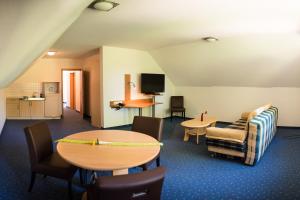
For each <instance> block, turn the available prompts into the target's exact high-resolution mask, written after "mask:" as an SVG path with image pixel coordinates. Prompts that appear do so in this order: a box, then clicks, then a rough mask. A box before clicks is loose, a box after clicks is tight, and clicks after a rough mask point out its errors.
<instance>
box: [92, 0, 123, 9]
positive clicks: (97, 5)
mask: <svg viewBox="0 0 300 200" xmlns="http://www.w3.org/2000/svg"><path fill="white" fill-rule="evenodd" d="M118 5H119V4H118V3H115V2H112V1H106V0H96V1H94V2H92V3H91V4H90V5H89V8H92V9H96V10H100V11H110V10H111V9H113V8H114V7H116V6H118Z"/></svg>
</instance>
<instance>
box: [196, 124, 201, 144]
mask: <svg viewBox="0 0 300 200" xmlns="http://www.w3.org/2000/svg"><path fill="white" fill-rule="evenodd" d="M199 135H200V128H197V130H196V137H197V140H196V143H197V144H199Z"/></svg>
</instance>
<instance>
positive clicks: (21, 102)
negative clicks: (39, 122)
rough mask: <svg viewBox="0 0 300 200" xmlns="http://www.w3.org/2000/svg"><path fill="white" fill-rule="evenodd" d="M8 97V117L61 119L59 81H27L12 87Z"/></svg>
mask: <svg viewBox="0 0 300 200" xmlns="http://www.w3.org/2000/svg"><path fill="white" fill-rule="evenodd" d="M6 93H7V98H6V116H7V119H60V118H61V115H62V102H61V101H62V100H61V94H60V83H59V82H42V83H26V84H19V85H14V86H13V87H10V88H9V90H8V91H6Z"/></svg>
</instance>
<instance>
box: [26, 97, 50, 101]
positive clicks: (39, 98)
mask: <svg viewBox="0 0 300 200" xmlns="http://www.w3.org/2000/svg"><path fill="white" fill-rule="evenodd" d="M20 100H23V101H45V98H43V97H28V98H20Z"/></svg>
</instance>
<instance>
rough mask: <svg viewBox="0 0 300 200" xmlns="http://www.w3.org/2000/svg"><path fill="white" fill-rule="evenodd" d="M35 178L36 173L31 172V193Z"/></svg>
mask: <svg viewBox="0 0 300 200" xmlns="http://www.w3.org/2000/svg"><path fill="white" fill-rule="evenodd" d="M35 176H36V173H35V172H31V179H30V184H29V188H28V192H31V190H32V187H33V184H34V182H35Z"/></svg>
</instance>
